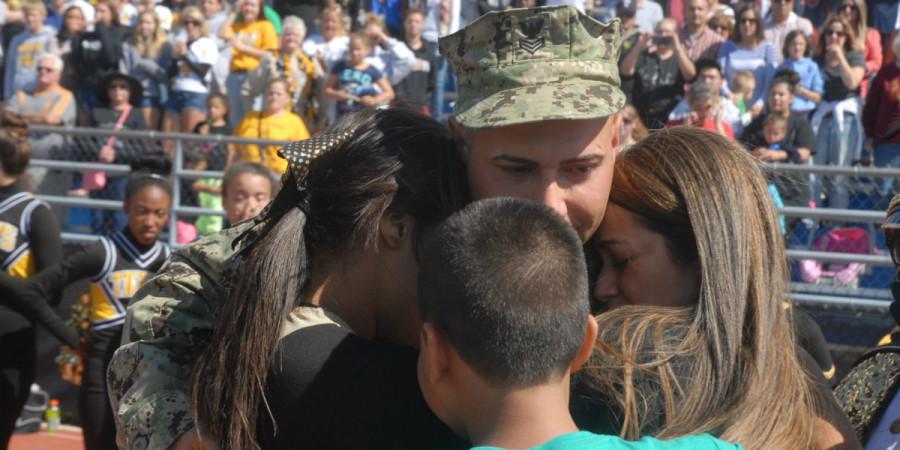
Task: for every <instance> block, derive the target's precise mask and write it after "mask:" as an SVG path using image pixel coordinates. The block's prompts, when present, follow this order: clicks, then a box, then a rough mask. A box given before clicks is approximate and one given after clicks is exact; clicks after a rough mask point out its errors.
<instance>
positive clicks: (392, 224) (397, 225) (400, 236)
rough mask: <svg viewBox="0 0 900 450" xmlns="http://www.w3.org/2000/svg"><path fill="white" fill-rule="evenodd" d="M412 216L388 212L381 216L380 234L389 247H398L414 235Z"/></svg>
mask: <svg viewBox="0 0 900 450" xmlns="http://www.w3.org/2000/svg"><path fill="white" fill-rule="evenodd" d="M412 226H413V222H412V217H411V216H410V215H409V214H399V213H393V212H390V211H388V212H386V213H384V215H383V216H381V223H380V224H379V226H378V234H379V235H380V236H381V241H382V242H383V243H384V245H386V246H387V247H388V248H392V249H397V248H400V247H402V246H403V244H404V242H406V241H408V240H409V239H410V238H411V237H412Z"/></svg>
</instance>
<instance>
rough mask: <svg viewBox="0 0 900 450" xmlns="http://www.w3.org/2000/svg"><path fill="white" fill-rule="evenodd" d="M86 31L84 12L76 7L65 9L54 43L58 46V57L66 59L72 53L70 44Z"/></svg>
mask: <svg viewBox="0 0 900 450" xmlns="http://www.w3.org/2000/svg"><path fill="white" fill-rule="evenodd" d="M85 30H87V21H86V20H85V18H84V12H83V11H82V10H81V8H79V7H77V6H70V7H68V8H66V12H65V13H64V14H63V20H62V27H61V28H60V29H59V33H57V34H56V41H57V44H58V45H59V56H60V57H61V58H63V59H66V58H68V56H69V53H71V52H72V43H73V41H75V39H76V38H77V37H78V35H79V34H81V33H82V32H84V31H85Z"/></svg>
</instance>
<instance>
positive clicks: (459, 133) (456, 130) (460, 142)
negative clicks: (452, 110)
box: [447, 116, 469, 164]
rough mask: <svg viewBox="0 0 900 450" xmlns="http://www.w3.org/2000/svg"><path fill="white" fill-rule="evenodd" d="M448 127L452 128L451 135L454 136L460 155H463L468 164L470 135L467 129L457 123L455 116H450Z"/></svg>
mask: <svg viewBox="0 0 900 450" xmlns="http://www.w3.org/2000/svg"><path fill="white" fill-rule="evenodd" d="M447 126H448V127H449V128H450V134H451V135H452V136H453V140H454V141H456V148H458V149H459V151H460V154H462V157H463V161H465V162H466V163H467V164H468V162H469V133H468V132H467V131H466V128H465V127H463V126H462V124H461V123H459V122H457V121H456V118H455V117H453V116H450V117H449V118H448V119H447Z"/></svg>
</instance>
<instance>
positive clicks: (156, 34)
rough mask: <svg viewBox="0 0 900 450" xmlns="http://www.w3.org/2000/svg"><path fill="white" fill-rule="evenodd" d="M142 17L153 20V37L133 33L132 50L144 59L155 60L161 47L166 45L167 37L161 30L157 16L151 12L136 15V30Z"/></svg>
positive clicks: (164, 31)
mask: <svg viewBox="0 0 900 450" xmlns="http://www.w3.org/2000/svg"><path fill="white" fill-rule="evenodd" d="M144 17H151V18H153V23H154V24H156V25H155V28H154V30H153V35H151V36H149V37H145V36H141V34H140V33H137V32H135V33H134V48H135V49H136V50H137V51H138V53H139V54H140V55H141V56H142V57H144V58H157V57H159V54H160V53H161V52H162V48H163V46H165V45H166V44H167V43H168V41H169V37H168V36H167V35H166V30H163V29H162V26H161V25H160V21H159V15H157V14H156V12H154V11H152V10H148V11H144V12H142V13H140V14H139V15H138V27H136V28H139V27H140V23H141V19H142V18H144Z"/></svg>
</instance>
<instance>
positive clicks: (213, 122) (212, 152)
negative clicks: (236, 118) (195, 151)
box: [194, 92, 234, 170]
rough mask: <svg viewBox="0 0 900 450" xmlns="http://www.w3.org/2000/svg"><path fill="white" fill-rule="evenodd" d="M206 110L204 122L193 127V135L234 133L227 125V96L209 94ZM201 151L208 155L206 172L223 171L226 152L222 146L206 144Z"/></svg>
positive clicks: (227, 134)
mask: <svg viewBox="0 0 900 450" xmlns="http://www.w3.org/2000/svg"><path fill="white" fill-rule="evenodd" d="M206 110H207V111H208V114H207V116H206V120H204V121H203V122H200V123H198V124H197V126H195V127H194V134H203V135H209V136H231V135H232V134H233V133H234V128H232V126H231V124H230V123H228V97H227V96H225V95H223V94H219V93H217V92H216V93H212V94H209V97H208V98H207V99H206ZM202 151H203V153H206V154H208V155H209V156H207V157H206V165H207V167H208V170H223V169H225V163H226V161H227V159H228V152H227V151H226V149H225V148H224V147H223V146H222V144H212V145H209V144H207V145H205V146H204V147H203V149H202Z"/></svg>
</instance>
